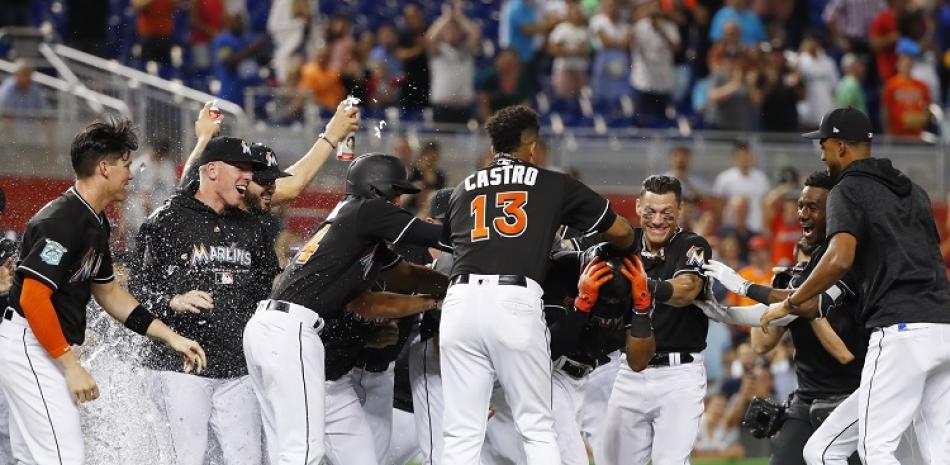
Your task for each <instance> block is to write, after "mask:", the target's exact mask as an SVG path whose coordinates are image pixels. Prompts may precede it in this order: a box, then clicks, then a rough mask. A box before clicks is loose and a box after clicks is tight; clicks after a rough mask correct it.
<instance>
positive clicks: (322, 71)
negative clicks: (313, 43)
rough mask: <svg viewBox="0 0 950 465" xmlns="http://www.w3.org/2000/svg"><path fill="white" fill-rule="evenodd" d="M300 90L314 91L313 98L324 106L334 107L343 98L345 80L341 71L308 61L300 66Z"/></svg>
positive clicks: (327, 107)
mask: <svg viewBox="0 0 950 465" xmlns="http://www.w3.org/2000/svg"><path fill="white" fill-rule="evenodd" d="M298 88H299V89H300V90H309V91H310V92H313V99H314V101H315V102H317V105H319V106H320V107H322V108H326V109H334V108H336V105H337V104H338V103H340V101H341V100H343V93H344V92H345V90H344V89H343V81H342V80H341V79H340V73H338V72H336V71H333V70H330V69H327V68H323V67H321V66H320V65H319V64H317V63H313V62H310V63H307V64H305V65H303V67H302V68H300V85H299V86H298Z"/></svg>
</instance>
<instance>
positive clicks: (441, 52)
mask: <svg viewBox="0 0 950 465" xmlns="http://www.w3.org/2000/svg"><path fill="white" fill-rule="evenodd" d="M429 75H430V76H431V81H430V82H431V84H430V88H429V100H430V101H431V102H432V103H434V104H439V105H461V104H469V103H472V102H473V101H475V58H474V57H473V56H472V54H471V53H469V51H468V48H467V46H466V45H465V44H464V43H463V44H462V45H461V46H460V47H458V48H456V47H452V46H451V45H449V44H448V43H445V42H443V43H441V44H439V45H437V46H436V48H435V49H433V50H432V52H431V53H430V54H429Z"/></svg>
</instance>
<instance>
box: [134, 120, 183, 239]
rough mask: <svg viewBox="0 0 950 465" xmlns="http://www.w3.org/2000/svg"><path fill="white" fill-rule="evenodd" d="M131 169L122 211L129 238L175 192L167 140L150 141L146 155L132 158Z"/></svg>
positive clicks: (176, 176)
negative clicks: (125, 203)
mask: <svg viewBox="0 0 950 465" xmlns="http://www.w3.org/2000/svg"><path fill="white" fill-rule="evenodd" d="M132 172H133V173H135V178H134V179H132V182H131V183H130V186H129V192H131V195H130V199H129V200H130V202H128V204H127V205H128V208H127V209H126V215H125V222H126V225H125V226H126V227H127V228H128V231H129V232H130V233H131V234H130V236H129V238H130V239H132V238H134V237H135V233H136V231H138V229H139V226H141V225H142V223H143V222H144V221H145V218H147V217H148V215H150V214H151V213H152V212H153V211H155V209H156V208H158V207H159V206H161V205H162V202H164V201H165V200H166V199H168V198H170V197H171V196H172V195H173V194H174V193H175V189H176V186H177V184H178V175H177V173H176V172H175V160H174V159H173V157H171V144H169V142H168V140H167V139H158V140H156V141H155V142H153V143H152V147H151V150H149V152H148V153H147V154H146V155H143V156H141V157H139V158H137V159H136V160H135V161H133V162H132Z"/></svg>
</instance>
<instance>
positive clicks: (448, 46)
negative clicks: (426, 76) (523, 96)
mask: <svg viewBox="0 0 950 465" xmlns="http://www.w3.org/2000/svg"><path fill="white" fill-rule="evenodd" d="M460 7H461V5H460V4H457V3H456V4H455V5H449V4H444V5H443V8H442V16H441V17H439V19H437V20H436V21H435V22H434V23H433V24H432V26H431V27H430V28H429V32H428V34H427V35H428V44H429V71H430V73H431V88H430V94H429V101H430V102H431V103H432V119H433V120H435V121H436V122H437V123H457V124H464V123H467V122H468V120H469V119H471V117H472V110H473V107H474V105H475V55H476V54H477V53H478V50H479V45H480V41H481V32H480V31H479V29H478V26H476V25H475V23H473V22H472V21H471V20H470V19H469V18H468V17H467V16H465V13H464V12H463V11H462V10H461V9H460Z"/></svg>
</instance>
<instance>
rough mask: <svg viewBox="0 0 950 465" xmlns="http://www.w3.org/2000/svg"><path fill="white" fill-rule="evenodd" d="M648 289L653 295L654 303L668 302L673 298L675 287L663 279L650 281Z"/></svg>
mask: <svg viewBox="0 0 950 465" xmlns="http://www.w3.org/2000/svg"><path fill="white" fill-rule="evenodd" d="M647 287H649V288H650V293H651V294H653V301H654V302H667V301H669V300H670V299H672V298H673V285H672V284H670V283H669V282H667V281H665V280H663V279H649V280H648V282H647Z"/></svg>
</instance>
